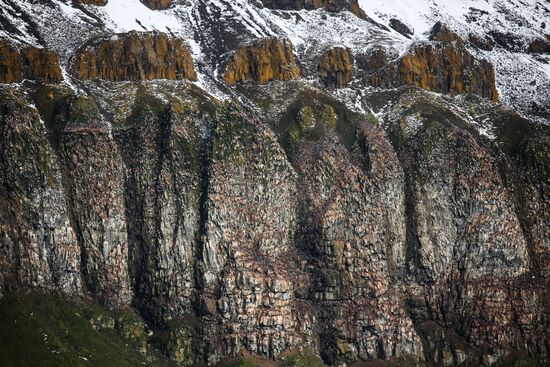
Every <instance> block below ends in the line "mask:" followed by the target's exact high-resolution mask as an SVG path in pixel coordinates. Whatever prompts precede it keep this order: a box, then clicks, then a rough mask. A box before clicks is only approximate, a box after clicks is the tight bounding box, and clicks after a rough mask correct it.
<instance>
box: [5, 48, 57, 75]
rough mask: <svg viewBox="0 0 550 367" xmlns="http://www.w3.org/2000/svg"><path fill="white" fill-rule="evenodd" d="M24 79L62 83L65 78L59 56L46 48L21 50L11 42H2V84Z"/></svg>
mask: <svg viewBox="0 0 550 367" xmlns="http://www.w3.org/2000/svg"><path fill="white" fill-rule="evenodd" d="M23 79H30V80H38V81H42V82H45V83H59V82H61V81H62V80H63V76H62V75H61V68H60V66H59V60H58V58H57V54H56V53H55V52H53V51H50V50H47V49H45V48H35V47H25V48H23V49H21V50H19V49H18V48H16V47H15V46H13V45H12V44H11V43H10V42H8V41H6V40H0V83H15V82H20V81H22V80H23Z"/></svg>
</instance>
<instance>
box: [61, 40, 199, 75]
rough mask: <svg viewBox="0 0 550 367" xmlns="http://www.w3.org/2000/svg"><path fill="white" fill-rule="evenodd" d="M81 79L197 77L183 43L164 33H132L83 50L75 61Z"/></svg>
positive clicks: (96, 42) (74, 72) (189, 54)
mask: <svg viewBox="0 0 550 367" xmlns="http://www.w3.org/2000/svg"><path fill="white" fill-rule="evenodd" d="M71 72H72V73H73V74H74V75H75V76H76V77H77V78H80V79H108V80H113V81H123V80H153V79H170V80H176V79H190V80H195V79H196V77H197V75H196V73H195V68H194V65H193V58H192V56H191V53H190V52H189V49H188V48H187V46H186V45H185V43H184V42H183V40H181V39H179V38H176V37H169V36H167V35H166V33H162V32H135V31H132V32H129V33H125V34H119V35H117V36H116V37H111V38H106V39H101V40H99V41H95V42H93V43H92V44H88V45H87V46H84V47H83V48H81V49H80V50H79V51H78V52H77V54H76V55H75V56H74V57H73V59H72V60H71Z"/></svg>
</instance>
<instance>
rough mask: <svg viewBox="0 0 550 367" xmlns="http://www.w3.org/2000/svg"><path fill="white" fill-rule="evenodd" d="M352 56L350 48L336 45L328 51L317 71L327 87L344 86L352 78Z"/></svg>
mask: <svg viewBox="0 0 550 367" xmlns="http://www.w3.org/2000/svg"><path fill="white" fill-rule="evenodd" d="M352 64H353V62H352V58H351V53H350V51H349V49H346V48H342V47H334V48H331V49H330V50H328V51H326V52H325V53H324V54H323V56H322V57H321V60H320V61H319V65H318V66H317V73H318V74H319V77H320V78H321V81H322V82H323V84H324V85H325V87H329V88H343V87H345V86H347V84H348V83H349V82H350V80H351V67H352Z"/></svg>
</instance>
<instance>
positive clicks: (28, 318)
mask: <svg viewBox="0 0 550 367" xmlns="http://www.w3.org/2000/svg"><path fill="white" fill-rule="evenodd" d="M117 324H118V326H117ZM122 325H126V326H122ZM136 325H142V323H141V321H140V319H139V318H138V317H137V316H135V315H133V314H132V313H130V312H127V311H115V312H110V311H106V310H104V309H103V308H101V307H99V306H97V305H94V304H88V303H77V302H69V301H65V300H63V299H62V298H61V297H59V296H55V295H46V294H36V293H35V294H28V295H24V296H23V295H16V294H7V295H6V296H5V297H4V298H3V299H2V300H1V301H0V345H1V346H2V347H1V348H0V365H1V366H6V367H9V366H38V365H39V366H137V365H160V366H163V365H167V364H166V363H165V361H163V360H162V359H158V358H159V357H158V356H157V357H156V358H155V359H156V360H155V362H154V363H153V357H152V354H146V353H143V347H144V346H143V341H144V340H145V339H144V337H145V335H144V330H143V327H142V326H139V327H137V326H136ZM121 331H122V333H121ZM123 335H124V336H123ZM125 336H127V337H128V338H125ZM140 349H141V350H142V351H141V352H140Z"/></svg>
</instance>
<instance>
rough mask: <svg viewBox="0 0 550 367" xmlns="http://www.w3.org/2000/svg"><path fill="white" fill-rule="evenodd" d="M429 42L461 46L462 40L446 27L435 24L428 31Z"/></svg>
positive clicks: (438, 23) (439, 23) (441, 24)
mask: <svg viewBox="0 0 550 367" xmlns="http://www.w3.org/2000/svg"><path fill="white" fill-rule="evenodd" d="M429 39H430V41H438V42H446V43H452V42H456V43H459V44H463V43H464V40H463V39H462V37H460V36H459V35H458V34H457V33H456V32H454V31H452V30H451V29H450V28H449V27H447V25H445V24H444V23H441V22H437V23H436V24H435V25H434V26H433V27H432V29H431V30H430V37H429Z"/></svg>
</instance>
